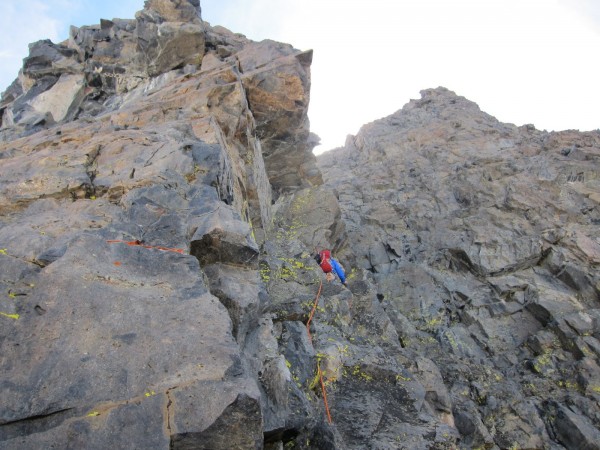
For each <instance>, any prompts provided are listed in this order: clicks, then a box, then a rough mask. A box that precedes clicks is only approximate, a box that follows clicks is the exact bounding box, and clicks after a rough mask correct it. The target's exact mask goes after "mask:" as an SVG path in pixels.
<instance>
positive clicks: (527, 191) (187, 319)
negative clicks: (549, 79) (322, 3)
mask: <svg viewBox="0 0 600 450" xmlns="http://www.w3.org/2000/svg"><path fill="white" fill-rule="evenodd" d="M311 56H312V54H311V52H310V51H309V52H300V51H298V50H296V49H294V48H293V47H291V46H289V45H287V44H281V43H277V42H273V41H268V40H267V41H263V42H260V43H255V42H252V41H250V40H248V39H246V38H245V37H243V36H241V35H238V34H234V33H232V32H230V31H228V30H226V29H224V28H222V27H211V26H210V25H209V24H208V23H206V22H203V21H202V20H201V18H200V4H199V2H198V1H197V0H152V1H147V2H145V8H144V10H143V11H140V12H138V13H137V14H136V18H135V19H133V20H123V19H113V20H102V21H101V23H100V25H94V26H86V27H80V28H75V27H74V28H73V29H72V31H71V36H70V39H69V40H68V41H66V42H63V43H60V44H54V43H52V42H50V41H40V42H37V43H34V44H32V46H31V49H30V56H29V57H28V58H26V59H25V61H24V66H23V70H22V71H21V73H20V74H19V78H18V79H17V80H16V81H15V82H14V83H13V85H12V86H11V87H10V88H9V89H8V90H7V91H6V92H5V93H4V94H3V96H2V102H1V103H0V114H1V117H2V124H1V125H0V336H1V339H0V373H1V374H2V375H1V376H0V405H2V407H1V408H0V449H46V448H93V449H96V448H97V449H105V448H107V447H115V448H153V449H154V448H156V449H162V448H164V449H188V448H195V449H198V448H199V449H211V450H217V449H263V448H264V449H269V450H271V449H281V448H290V449H320V450H322V449H364V448H389V449H396V448H406V449H431V448H433V449H453V448H515V447H516V448H551V449H559V448H590V449H593V448H598V442H599V441H600V439H598V425H599V414H600V408H599V407H598V401H599V400H600V397H599V395H600V394H599V389H600V378H599V377H598V374H599V373H600V369H599V367H598V363H599V360H598V358H599V356H600V342H599V340H598V339H600V334H599V333H600V330H599V328H598V327H599V321H600V313H599V311H600V309H599V307H598V298H599V291H600V287H599V283H600V280H599V278H598V275H597V270H596V269H597V266H598V264H600V241H599V235H598V231H597V225H598V222H599V221H600V217H599V213H598V207H597V203H598V201H599V199H600V188H599V185H598V175H597V174H598V173H600V171H599V170H598V161H597V160H598V154H599V152H600V150H599V149H600V136H599V135H598V133H579V132H575V131H567V132H561V133H546V132H541V131H538V130H535V128H534V127H533V126H526V127H521V128H517V127H515V126H513V125H507V124H501V123H499V122H498V121H496V120H495V119H494V118H493V117H491V116H489V115H487V114H485V113H482V112H481V111H480V110H479V108H478V107H477V106H476V105H475V104H474V103H472V102H469V101H467V100H466V99H464V98H462V97H458V96H456V95H455V94H454V93H452V92H450V91H448V90H446V89H443V88H438V89H433V90H428V91H424V92H423V96H422V98H421V99H420V100H415V101H411V102H410V103H409V104H408V105H407V106H405V107H404V109H403V110H401V111H399V112H397V113H396V114H393V115H392V116H390V117H388V118H385V119H382V120H380V121H377V122H374V123H372V124H369V125H366V126H365V127H363V129H361V131H360V132H359V133H358V134H357V136H355V137H350V138H349V139H348V142H347V145H346V146H345V147H344V148H341V149H336V150H335V151H332V152H330V153H327V154H325V155H323V156H321V157H319V166H320V168H321V171H322V173H323V176H322V175H321V171H320V170H319V169H318V168H317V165H316V159H315V157H314V156H313V155H312V153H311V149H312V146H313V143H314V142H315V140H314V136H310V134H309V126H308V119H307V115H306V112H307V108H308V102H309V89H310V63H311ZM323 179H324V180H325V184H323V185H321V183H322V181H323ZM323 248H330V249H332V250H333V252H334V256H335V257H337V258H338V259H339V260H340V262H341V263H342V264H343V265H344V266H345V268H346V272H347V275H348V288H346V287H344V286H342V285H341V284H340V283H339V281H338V280H335V281H333V282H331V283H327V282H324V281H323V280H324V277H323V273H322V271H321V269H320V268H319V267H318V266H317V264H316V262H315V260H314V259H313V254H314V252H315V250H320V249H323ZM311 312H313V313H314V314H311ZM307 324H309V326H308V328H307ZM319 374H321V375H322V376H319ZM325 394H327V395H326V396H327V403H326V402H325ZM326 409H328V410H329V411H328V412H329V414H330V416H331V418H332V421H331V422H329V420H328V418H327V411H326Z"/></svg>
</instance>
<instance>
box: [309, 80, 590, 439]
mask: <svg viewBox="0 0 600 450" xmlns="http://www.w3.org/2000/svg"><path fill="white" fill-rule="evenodd" d="M599 158H600V133H598V132H591V133H579V132H575V131H564V132H559V133H547V132H542V131H538V130H536V129H535V128H534V127H533V126H532V125H527V126H523V127H515V126H513V125H508V124H503V123H500V122H498V121H497V120H496V119H494V118H493V117H491V116H489V115H487V114H485V113H483V112H481V111H480V110H479V108H478V107H477V105H475V104H474V103H472V102H470V101H468V100H466V99H464V98H462V97H459V96H456V95H455V94H454V93H453V92H450V91H448V90H446V89H443V88H438V89H433V90H427V91H423V92H422V98H421V99H420V100H413V101H411V102H410V103H409V104H407V105H406V106H405V107H404V108H403V109H402V110H401V111H398V112H397V113H395V114H393V115H391V116H389V117H387V118H385V119H382V120H379V121H376V122H373V123H371V124H368V125H365V126H364V127H363V128H362V129H361V130H360V132H359V133H358V134H357V135H356V136H350V137H349V138H348V139H347V142H346V145H345V147H344V148H341V149H337V150H335V151H332V152H329V153H326V154H324V155H322V156H321V157H319V167H320V168H321V170H322V172H323V177H324V180H325V181H326V186H327V187H330V188H331V189H332V190H334V192H335V193H336V196H337V198H338V199H339V205H340V209H341V211H342V219H343V222H344V223H345V226H346V231H347V245H346V246H345V247H344V248H343V249H342V255H343V259H344V258H345V259H346V261H347V262H348V264H347V265H348V266H349V267H353V268H355V270H358V271H359V273H360V271H362V272H363V273H365V272H366V273H367V276H366V277H365V278H366V280H367V281H368V283H367V285H368V287H369V293H370V296H371V298H372V302H373V304H374V305H376V308H377V309H378V310H380V315H376V317H379V320H382V321H385V323H386V324H387V326H388V329H389V332H390V333H391V336H392V338H391V339H390V341H391V342H393V344H388V345H390V346H392V345H393V346H396V347H395V349H394V352H396V353H397V354H398V355H401V357H402V358H403V367H404V368H405V369H407V370H409V371H410V372H411V375H410V376H409V377H410V378H411V379H414V380H417V381H418V382H419V383H420V384H421V386H422V389H423V390H424V392H422V394H421V396H420V400H421V402H422V407H421V408H420V409H417V410H418V411H419V414H415V416H414V417H413V419H414V420H416V418H417V417H418V418H419V419H420V420H423V415H424V414H425V411H427V412H428V413H429V414H431V416H433V417H435V418H436V419H437V421H438V422H437V424H436V427H437V426H439V422H443V423H447V424H449V425H452V428H451V429H452V430H456V431H457V432H458V434H459V436H460V438H459V441H458V442H459V446H460V447H461V448H475V447H476V448H563V447H565V448H573V449H575V448H599V445H600V444H599V442H600V431H599V425H600V403H599V401H600V389H599V382H600V369H599V367H598V361H599V357H600V346H599V343H600V341H599V340H598V339H599V338H600V328H599V326H600V323H599V320H600V302H599V300H600V276H599V275H598V264H599V263H600V233H599V231H598V230H599V228H598V225H599V224H600V210H599V208H598V203H599V201H600V178H599V175H598V174H599V173H600V171H599V162H600V159H599ZM351 289H352V290H353V292H354V291H355V289H354V288H352V285H351ZM355 295H356V294H355ZM363 315H364V313H363V312H361V316H363ZM354 317H355V318H356V315H355V316H354ZM355 320H356V319H355ZM363 320H364V318H363ZM366 328H367V330H368V329H369V327H366ZM375 334H378V333H375ZM373 339H376V338H375V337H373ZM376 348H381V349H382V350H381V352H382V353H383V354H386V355H390V352H389V351H388V350H386V349H385V347H384V346H383V343H382V344H381V345H380V346H379V347H376ZM374 378H375V381H377V380H382V379H384V377H383V376H382V375H380V376H379V377H374ZM380 382H381V381H380ZM369 398H372V397H369ZM387 400H388V401H389V398H388V399H387ZM385 405H386V403H385V402H384V401H382V402H381V410H382V412H383V414H382V416H381V417H382V420H383V423H384V424H385V426H383V427H382V425H381V422H378V421H377V420H374V421H373V423H372V424H371V426H364V428H363V429H361V430H359V431H358V433H357V434H358V436H359V437H360V439H363V442H364V443H365V444H364V445H368V444H367V443H368V442H373V441H376V442H379V441H381V442H382V444H381V446H380V447H379V446H377V448H391V447H385V445H388V443H389V436H388V434H387V433H388V432H389V427H390V425H389V422H390V420H391V419H388V418H387V417H386V410H387V409H388V408H387V407H386V406H385ZM360 409H361V406H360V404H359V403H353V404H351V407H350V410H351V411H355V412H356V414H358V413H359V411H360ZM341 416H342V417H348V414H347V413H346V414H344V415H341ZM338 420H339V419H338ZM342 420H344V421H345V419H342ZM352 422H353V419H352V416H350V420H348V421H347V422H346V423H347V424H348V425H347V426H348V427H352V426H354V427H355V426H356V425H352ZM392 422H393V421H392ZM435 422H436V421H434V420H431V419H429V421H428V423H435ZM403 425H404V426H405V424H399V423H396V424H395V427H394V428H395V432H396V433H398V434H399V432H400V430H401V427H402V426H403ZM450 435H451V436H454V435H452V434H450ZM425 436H426V437H427V439H429V440H431V441H434V440H435V441H438V439H442V437H443V436H447V435H444V434H440V433H438V434H436V436H435V439H434V438H433V436H434V435H433V434H429V435H425ZM384 443H385V444H384ZM389 445H390V446H391V444H389ZM402 446H403V447H402V448H405V447H406V448H411V446H410V445H408V446H406V445H405V444H402ZM416 447H417V446H415V447H414V448H416Z"/></svg>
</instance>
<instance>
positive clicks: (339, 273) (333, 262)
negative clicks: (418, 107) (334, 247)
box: [329, 258, 346, 283]
mask: <svg viewBox="0 0 600 450" xmlns="http://www.w3.org/2000/svg"><path fill="white" fill-rule="evenodd" d="M329 261H331V267H332V268H333V271H334V272H335V273H336V274H337V276H338V277H339V278H340V281H341V282H342V283H345V282H346V274H345V273H344V269H342V266H341V265H340V263H339V262H337V261H336V260H335V259H333V258H331V259H330V260H329Z"/></svg>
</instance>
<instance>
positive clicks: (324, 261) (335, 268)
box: [314, 250, 346, 286]
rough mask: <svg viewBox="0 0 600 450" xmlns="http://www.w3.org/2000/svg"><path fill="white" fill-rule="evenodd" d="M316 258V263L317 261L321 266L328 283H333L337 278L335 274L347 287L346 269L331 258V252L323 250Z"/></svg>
mask: <svg viewBox="0 0 600 450" xmlns="http://www.w3.org/2000/svg"><path fill="white" fill-rule="evenodd" d="M314 258H315V261H317V264H319V266H321V269H323V272H325V278H326V279H327V281H332V280H333V279H334V278H335V277H334V276H333V273H332V272H335V274H336V275H337V276H338V278H339V279H340V281H341V282H342V284H343V285H344V286H346V274H345V273H344V268H343V267H342V265H341V264H340V263H339V262H338V261H337V260H336V259H335V258H332V257H331V251H329V250H321V251H320V252H319V253H317V254H316V255H315V256H314Z"/></svg>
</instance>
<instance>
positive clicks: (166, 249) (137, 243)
mask: <svg viewBox="0 0 600 450" xmlns="http://www.w3.org/2000/svg"><path fill="white" fill-rule="evenodd" d="M106 242H108V243H109V244H126V245H131V246H138V247H144V248H154V249H156V250H161V251H163V252H174V253H180V254H183V253H184V252H185V250H184V249H182V248H169V247H161V246H160V245H146V244H144V241H139V240H135V241H122V240H120V239H109V240H107V241H106Z"/></svg>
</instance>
